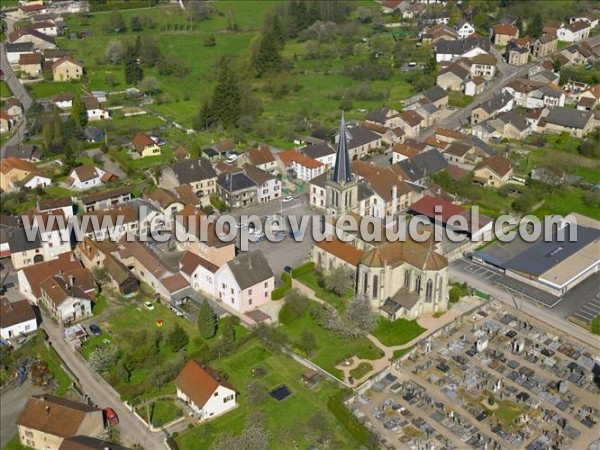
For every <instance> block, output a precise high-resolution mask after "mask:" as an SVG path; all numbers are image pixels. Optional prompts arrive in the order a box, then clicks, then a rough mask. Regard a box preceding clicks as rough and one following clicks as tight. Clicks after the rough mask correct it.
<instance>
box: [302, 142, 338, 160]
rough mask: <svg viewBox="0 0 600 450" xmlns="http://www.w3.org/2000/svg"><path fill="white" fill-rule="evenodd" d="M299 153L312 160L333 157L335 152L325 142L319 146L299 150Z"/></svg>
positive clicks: (308, 146)
mask: <svg viewBox="0 0 600 450" xmlns="http://www.w3.org/2000/svg"><path fill="white" fill-rule="evenodd" d="M300 152H301V153H304V154H305V155H306V156H310V157H311V158H313V159H317V158H322V157H324V156H329V155H333V154H334V153H335V150H334V149H333V147H332V146H331V145H329V144H328V143H327V142H322V143H320V144H314V145H307V146H306V147H303V148H301V149H300Z"/></svg>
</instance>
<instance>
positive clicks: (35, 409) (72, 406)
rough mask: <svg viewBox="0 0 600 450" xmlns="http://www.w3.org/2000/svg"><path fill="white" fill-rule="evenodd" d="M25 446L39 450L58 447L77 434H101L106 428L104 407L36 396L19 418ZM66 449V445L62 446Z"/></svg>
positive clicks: (46, 395)
mask: <svg viewBox="0 0 600 450" xmlns="http://www.w3.org/2000/svg"><path fill="white" fill-rule="evenodd" d="M17 429H18V432H19V440H20V442H21V444H22V445H25V446H27V447H30V448H35V449H39V450H59V448H61V445H62V443H63V441H64V440H65V439H67V438H70V437H74V436H92V437H94V436H99V435H100V434H101V433H102V431H104V417H103V413H102V410H100V409H98V408H94V407H92V406H89V405H86V404H85V403H79V402H74V401H73V400H67V399H66V398H61V397H56V396H54V395H48V394H42V395H34V396H32V397H30V398H29V400H27V403H26V404H25V408H23V411H21V414H20V415H19V418H18V419H17ZM62 448H64V447H62Z"/></svg>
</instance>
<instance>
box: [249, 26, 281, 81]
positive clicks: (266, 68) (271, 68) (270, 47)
mask: <svg viewBox="0 0 600 450" xmlns="http://www.w3.org/2000/svg"><path fill="white" fill-rule="evenodd" d="M257 47H258V48H257V49H256V50H255V51H254V58H253V62H254V68H255V70H256V74H257V75H258V76H259V77H262V76H263V75H265V74H266V73H269V72H277V71H278V70H279V69H280V68H281V54H280V53H279V52H280V47H279V44H278V42H277V38H276V37H275V35H274V34H273V33H266V34H263V35H262V36H261V37H260V38H259V40H258V46H257Z"/></svg>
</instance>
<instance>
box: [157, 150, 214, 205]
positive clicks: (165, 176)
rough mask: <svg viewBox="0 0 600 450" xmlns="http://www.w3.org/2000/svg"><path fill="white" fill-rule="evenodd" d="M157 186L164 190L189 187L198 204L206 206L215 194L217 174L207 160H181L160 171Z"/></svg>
mask: <svg viewBox="0 0 600 450" xmlns="http://www.w3.org/2000/svg"><path fill="white" fill-rule="evenodd" d="M159 184H160V186H161V187H163V188H165V189H176V188H178V187H180V186H189V187H190V188H191V189H192V191H193V192H194V194H195V195H196V198H197V199H198V200H199V201H200V203H201V204H202V205H208V204H209V203H210V197H212V196H214V195H215V194H216V193H217V172H216V171H215V169H214V168H213V166H212V164H211V162H210V161H209V160H208V158H205V157H202V158H190V159H182V160H181V161H177V162H176V163H174V164H172V165H170V166H167V167H165V168H164V169H163V170H162V171H161V174H160V177H159Z"/></svg>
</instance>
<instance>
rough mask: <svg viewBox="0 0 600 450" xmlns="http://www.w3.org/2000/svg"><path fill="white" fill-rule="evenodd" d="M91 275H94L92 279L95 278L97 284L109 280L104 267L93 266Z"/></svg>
mask: <svg viewBox="0 0 600 450" xmlns="http://www.w3.org/2000/svg"><path fill="white" fill-rule="evenodd" d="M92 276H93V277H94V280H96V282H97V283H99V284H104V283H106V282H107V281H109V280H110V278H109V276H108V270H106V268H105V267H100V266H98V267H93V268H92Z"/></svg>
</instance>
